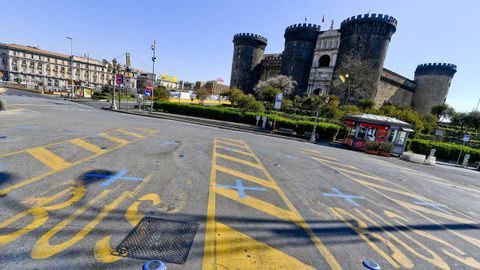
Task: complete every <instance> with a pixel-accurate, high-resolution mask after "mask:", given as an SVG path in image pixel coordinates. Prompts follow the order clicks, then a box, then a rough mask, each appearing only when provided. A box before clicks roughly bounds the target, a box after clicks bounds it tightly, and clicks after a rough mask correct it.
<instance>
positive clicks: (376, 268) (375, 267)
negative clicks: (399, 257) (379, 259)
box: [362, 260, 381, 270]
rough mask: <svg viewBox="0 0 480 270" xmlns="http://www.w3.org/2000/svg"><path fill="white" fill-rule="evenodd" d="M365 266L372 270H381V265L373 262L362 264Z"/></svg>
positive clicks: (366, 261) (367, 261)
mask: <svg viewBox="0 0 480 270" xmlns="http://www.w3.org/2000/svg"><path fill="white" fill-rule="evenodd" d="M362 264H363V266H365V267H366V268H368V269H371V270H381V268H380V265H378V264H377V263H376V262H374V261H371V260H365V261H363V262H362Z"/></svg>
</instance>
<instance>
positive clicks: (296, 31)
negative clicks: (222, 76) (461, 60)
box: [230, 14, 457, 113]
mask: <svg viewBox="0 0 480 270" xmlns="http://www.w3.org/2000/svg"><path fill="white" fill-rule="evenodd" d="M396 28H397V20H396V19H395V18H393V17H391V16H388V15H383V14H365V15H358V16H354V17H351V18H348V19H346V20H344V21H343V22H342V23H341V26H340V29H334V27H333V22H332V24H331V26H330V29H329V30H326V31H322V30H321V29H320V26H318V25H315V24H311V23H308V24H307V23H302V24H294V25H291V26H289V27H287V28H286V29H285V34H284V37H285V47H284V50H283V53H278V54H265V53H264V52H265V47H266V46H267V39H266V38H265V37H263V36H260V35H257V34H251V33H240V34H236V35H235V36H234V37H233V43H234V51H233V62H232V74H231V79H230V87H237V88H239V89H241V90H243V91H244V92H247V93H249V92H252V91H253V88H254V87H255V85H256V84H257V83H258V82H259V81H263V80H267V79H269V78H272V77H275V76H278V75H286V76H289V77H291V78H292V79H293V80H295V81H296V82H297V86H296V88H295V89H294V91H293V93H292V94H293V95H305V94H307V95H310V94H317V95H318V94H329V93H330V90H331V85H332V81H333V80H336V79H338V72H337V69H338V68H339V67H341V66H342V64H343V61H345V58H346V56H347V55H351V56H352V57H355V58H358V59H361V60H360V61H369V63H370V65H372V64H373V70H372V72H371V75H372V76H373V80H372V83H371V85H369V86H368V87H365V88H366V89H367V91H366V93H363V94H362V96H357V97H356V99H355V100H358V99H359V98H370V99H374V100H375V103H376V104H377V105H381V104H384V103H391V104H395V105H401V106H411V107H413V108H414V109H415V110H416V111H419V112H420V113H428V112H430V109H431V108H432V107H433V106H435V105H438V104H441V103H443V102H445V99H446V97H447V94H448V90H449V87H450V83H451V80H452V79H453V76H454V74H455V72H456V68H457V67H456V66H455V65H453V64H446V63H428V64H421V65H418V66H417V69H416V70H415V77H414V79H413V80H410V79H408V78H407V77H404V76H402V75H399V74H397V73H395V72H393V71H391V70H388V69H386V68H384V67H383V64H384V62H385V57H386V55H387V50H388V45H389V43H390V40H391V38H392V35H393V34H394V33H395V31H396ZM349 76H350V78H353V77H354V76H355V74H349ZM339 96H341V97H342V96H343V94H342V93H339Z"/></svg>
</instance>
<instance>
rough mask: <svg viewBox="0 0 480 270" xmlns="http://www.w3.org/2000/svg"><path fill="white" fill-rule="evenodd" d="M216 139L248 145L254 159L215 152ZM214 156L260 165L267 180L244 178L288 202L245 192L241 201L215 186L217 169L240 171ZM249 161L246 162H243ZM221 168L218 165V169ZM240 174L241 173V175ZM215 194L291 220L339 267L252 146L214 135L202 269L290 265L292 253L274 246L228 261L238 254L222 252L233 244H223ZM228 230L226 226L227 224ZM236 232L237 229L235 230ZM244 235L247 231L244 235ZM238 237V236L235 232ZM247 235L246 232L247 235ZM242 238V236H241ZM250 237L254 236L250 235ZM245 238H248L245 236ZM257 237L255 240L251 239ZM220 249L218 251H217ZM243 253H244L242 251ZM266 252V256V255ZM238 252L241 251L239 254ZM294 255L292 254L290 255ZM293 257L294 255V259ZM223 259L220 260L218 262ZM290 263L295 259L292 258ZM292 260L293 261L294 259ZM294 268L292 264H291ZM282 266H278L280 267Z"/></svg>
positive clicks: (257, 166)
mask: <svg viewBox="0 0 480 270" xmlns="http://www.w3.org/2000/svg"><path fill="white" fill-rule="evenodd" d="M217 143H222V144H227V145H233V146H236V147H242V148H245V149H247V150H248V151H249V152H250V153H252V157H253V158H254V159H255V161H256V163H254V162H250V161H245V160H242V159H238V158H234V157H231V156H228V155H223V154H219V153H217V152H216V149H217ZM217 158H224V159H227V160H232V161H235V162H238V163H242V164H245V165H249V166H252V165H254V166H253V167H256V168H258V169H260V170H261V171H262V172H263V173H264V175H265V176H266V178H267V180H264V179H261V178H256V177H253V176H250V177H248V178H249V179H246V180H251V181H252V182H255V181H257V180H259V182H262V183H264V184H267V183H268V185H269V186H271V187H272V189H274V190H276V191H277V193H278V194H279V196H280V197H281V199H282V200H283V202H284V203H285V204H286V205H287V207H288V210H287V209H283V208H279V207H277V206H275V205H272V204H270V203H267V202H265V201H262V200H259V199H256V198H254V197H251V196H247V197H245V198H243V199H242V201H240V200H239V199H238V194H237V193H236V192H235V191H233V190H229V189H225V188H218V187H216V177H217V176H216V173H217V171H223V172H225V173H232V172H233V174H237V175H238V176H239V177H240V176H241V175H239V174H238V173H237V172H238V171H235V170H231V169H225V167H223V166H219V165H217ZM246 163H248V164H246ZM219 168H220V169H219ZM240 178H242V177H240ZM216 194H218V195H221V196H224V197H227V198H230V199H232V200H236V201H238V202H240V203H243V204H245V205H248V206H249V207H252V208H253V209H256V210H259V211H262V212H265V213H267V214H269V215H271V216H274V217H277V218H279V219H282V220H287V221H291V222H293V223H294V224H296V225H297V226H298V227H300V228H302V229H303V230H304V231H305V232H306V233H307V234H308V236H309V237H310V239H311V241H312V242H313V244H314V245H315V247H316V248H317V249H318V250H319V252H320V254H322V256H323V257H324V258H325V260H326V261H327V263H328V265H329V266H330V267H331V268H332V269H335V270H337V269H342V267H341V266H340V264H339V263H338V262H337V260H336V259H335V257H333V255H332V254H331V253H330V251H329V250H328V249H327V248H326V247H325V246H324V245H323V243H322V242H321V241H320V239H319V238H318V237H317V236H316V235H315V234H314V233H313V231H312V229H311V228H310V226H309V225H308V224H307V222H306V221H305V220H304V219H303V217H302V216H301V215H300V213H299V212H298V210H297V209H296V208H295V207H294V206H293V204H292V203H291V202H290V201H289V200H288V198H287V196H286V195H285V193H284V192H283V191H282V190H281V188H280V187H279V186H278V184H277V183H276V182H275V180H274V179H273V177H272V176H271V175H270V174H269V172H268V171H267V170H266V169H265V167H264V165H263V164H262V163H261V161H260V159H259V158H258V157H257V156H256V155H255V154H254V152H253V151H252V150H251V148H250V147H249V146H248V145H247V144H245V146H241V145H239V144H238V143H235V144H233V143H230V142H225V141H220V140H217V138H214V142H213V151H212V168H211V174H210V192H209V197H208V209H207V224H206V232H205V243H204V257H203V269H204V270H213V269H217V266H222V267H223V266H224V263H226V264H227V265H229V266H230V267H228V268H229V269H277V268H278V267H279V266H278V267H277V268H275V267H274V268H272V267H271V266H272V265H275V262H277V261H284V260H285V261H286V262H285V264H284V265H286V266H288V265H291V264H289V262H290V259H291V257H288V259H286V258H287V257H284V256H283V255H285V254H284V253H283V252H281V251H279V250H277V251H275V252H264V253H259V254H258V259H257V260H253V261H249V260H243V259H241V258H239V260H234V261H233V262H232V263H228V261H229V260H230V258H234V257H232V256H235V255H239V254H235V255H234V254H225V253H226V252H223V251H224V250H225V249H223V248H224V246H225V245H229V246H230V247H231V246H232V245H231V244H228V242H229V241H227V244H225V241H223V239H224V238H223V239H222V238H221V231H220V229H225V227H222V225H223V224H220V223H218V222H216V220H215V197H216ZM227 230H228V228H227ZM238 233H239V232H238ZM235 234H236V232H232V231H231V233H228V234H227V235H235ZM245 236H246V235H245ZM237 237H238V236H237ZM246 237H248V236H246ZM242 238H243V237H242ZM252 240H253V239H252ZM245 241H247V240H245ZM253 241H256V240H253ZM251 243H252V245H253V246H252V247H253V248H257V249H261V247H263V246H262V245H265V244H263V243H260V244H258V243H259V242H258V241H256V242H251ZM227 247H228V246H227ZM219 251H220V252H219ZM242 255H243V254H242ZM267 255H268V256H267ZM240 256H241V255H240ZM293 259H294V258H293ZM294 260H296V259H294ZM221 263H222V264H221ZM292 263H294V262H293V261H292ZM294 264H295V263H294ZM302 266H306V265H305V264H303V265H300V266H297V267H299V268H300V269H305V268H302ZM293 268H295V267H293ZM280 269H281V268H280ZM308 269H310V268H308Z"/></svg>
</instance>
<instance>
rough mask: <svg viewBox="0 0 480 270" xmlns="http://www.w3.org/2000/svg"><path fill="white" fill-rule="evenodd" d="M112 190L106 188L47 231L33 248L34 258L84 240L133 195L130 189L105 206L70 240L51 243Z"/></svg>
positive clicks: (50, 254) (57, 251)
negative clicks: (54, 237)
mask: <svg viewBox="0 0 480 270" xmlns="http://www.w3.org/2000/svg"><path fill="white" fill-rule="evenodd" d="M110 191H111V190H104V191H103V192H102V193H100V194H99V195H98V196H97V197H95V198H94V199H93V200H91V201H89V202H88V203H87V204H86V205H85V206H83V207H82V208H80V209H78V210H77V211H75V212H74V213H73V214H72V215H70V216H69V217H68V218H66V219H65V220H63V221H62V222H60V223H58V224H57V225H55V227H53V228H52V229H50V231H48V232H47V233H45V234H44V235H42V236H41V237H40V239H38V241H37V242H36V243H35V246H34V247H33V250H32V258H33V259H46V258H49V257H51V256H53V255H55V254H58V253H60V252H62V251H63V250H65V249H67V248H69V247H71V246H73V245H74V244H76V243H77V242H78V241H80V240H82V239H83V238H84V237H85V236H87V235H88V234H89V233H90V232H91V231H92V230H93V229H94V228H95V227H96V226H97V225H98V224H99V223H100V222H101V221H102V220H103V219H104V218H105V217H106V216H107V215H108V214H109V213H110V212H111V211H112V210H114V209H115V208H117V207H118V206H119V205H120V204H121V203H122V202H123V201H124V200H125V199H126V198H128V197H130V196H131V192H130V191H125V192H123V193H122V194H121V195H120V196H119V197H118V198H116V199H115V200H114V201H113V202H111V203H110V204H108V205H107V206H105V207H104V208H103V209H102V211H101V212H100V214H98V215H97V216H96V217H95V218H94V219H93V220H92V221H90V222H89V223H88V224H87V225H86V226H84V227H83V228H82V229H81V230H80V231H79V232H78V233H76V234H75V235H74V236H73V237H72V238H70V239H69V240H67V241H65V242H62V243H61V244H56V245H51V244H50V238H52V237H53V236H55V235H56V234H57V233H58V232H60V231H61V230H62V229H63V228H64V227H65V226H67V225H68V224H70V223H71V222H72V221H73V220H75V219H76V218H77V217H78V216H79V215H81V214H82V213H83V212H85V210H86V209H88V208H89V207H90V206H92V205H94V204H95V203H96V202H98V201H99V200H100V199H102V198H103V197H105V196H106V195H108V193H110Z"/></svg>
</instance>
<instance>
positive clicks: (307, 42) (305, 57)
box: [281, 23, 320, 96]
mask: <svg viewBox="0 0 480 270" xmlns="http://www.w3.org/2000/svg"><path fill="white" fill-rule="evenodd" d="M319 34H320V26H318V25H315V24H311V23H308V24H307V23H303V24H294V25H291V26H289V27H287V28H286V29H285V35H284V37H285V49H284V51H283V54H282V58H283V59H282V72H281V73H282V75H286V76H289V77H291V78H292V79H293V80H294V81H296V82H297V86H296V87H295V89H294V90H293V92H292V96H295V95H300V96H301V95H303V94H304V93H306V91H307V87H308V78H309V76H310V69H311V66H312V60H313V54H314V52H315V45H316V43H317V38H318V35H319Z"/></svg>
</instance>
